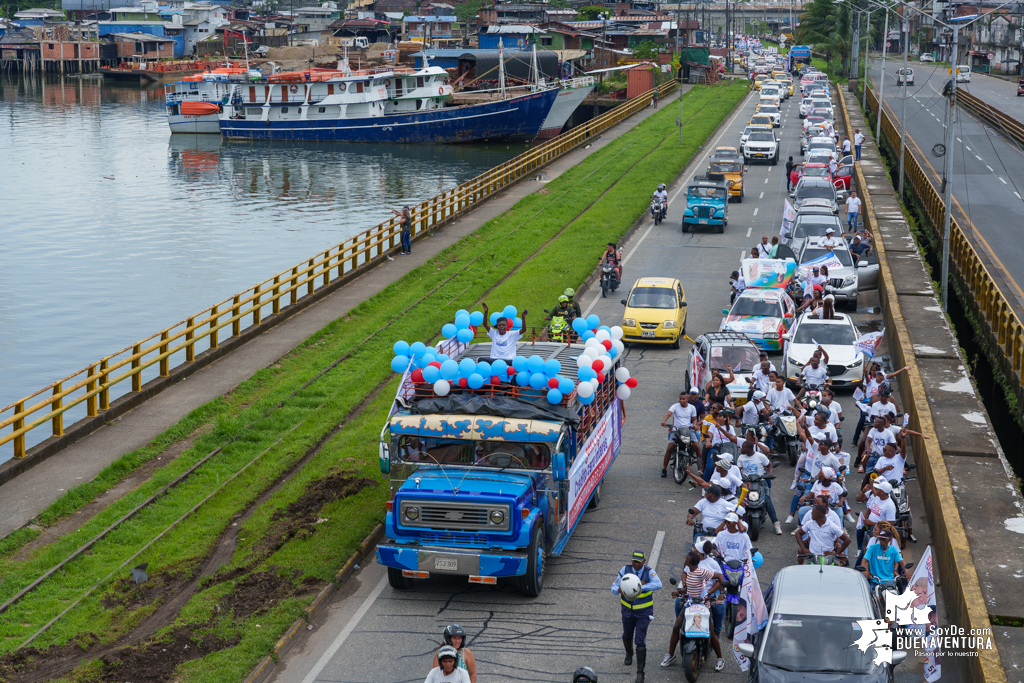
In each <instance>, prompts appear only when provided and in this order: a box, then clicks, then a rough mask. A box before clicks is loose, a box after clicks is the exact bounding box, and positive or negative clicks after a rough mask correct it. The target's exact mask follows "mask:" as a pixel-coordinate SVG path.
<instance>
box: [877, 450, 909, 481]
mask: <svg viewBox="0 0 1024 683" xmlns="http://www.w3.org/2000/svg"><path fill="white" fill-rule="evenodd" d="M889 465H892V466H893V467H892V469H891V470H889V471H888V472H886V473H885V474H880V475H878V476H880V477H884V478H885V479H892V480H893V481H903V471H904V469H905V468H906V466H907V459H906V458H904V457H903V456H902V455H900V454H899V451H897V452H896V454H895V455H894V456H893V457H891V458H887V457H885V456H884V455H883V456H882V457H881V458H879V459H878V460H876V461H875V472H878V471H879V470H881V469H882V468H883V467H888V466H889Z"/></svg>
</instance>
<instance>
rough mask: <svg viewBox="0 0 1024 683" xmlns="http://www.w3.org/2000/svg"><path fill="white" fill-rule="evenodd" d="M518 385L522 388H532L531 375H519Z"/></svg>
mask: <svg viewBox="0 0 1024 683" xmlns="http://www.w3.org/2000/svg"><path fill="white" fill-rule="evenodd" d="M516 384H518V385H519V386H521V387H528V386H530V373H528V372H520V373H518V374H517V375H516Z"/></svg>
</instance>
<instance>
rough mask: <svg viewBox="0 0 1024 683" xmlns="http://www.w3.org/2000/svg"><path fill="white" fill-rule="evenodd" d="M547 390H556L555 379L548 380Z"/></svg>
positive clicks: (556, 382) (556, 383)
mask: <svg viewBox="0 0 1024 683" xmlns="http://www.w3.org/2000/svg"><path fill="white" fill-rule="evenodd" d="M548 388H549V389H557V388H558V380H557V379H556V378H554V377H552V378H551V379H549V380H548Z"/></svg>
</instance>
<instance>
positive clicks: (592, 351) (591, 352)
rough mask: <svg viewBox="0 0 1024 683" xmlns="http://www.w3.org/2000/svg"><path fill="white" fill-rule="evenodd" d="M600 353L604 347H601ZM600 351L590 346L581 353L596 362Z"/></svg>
mask: <svg viewBox="0 0 1024 683" xmlns="http://www.w3.org/2000/svg"><path fill="white" fill-rule="evenodd" d="M601 351H604V347H603V346H602V347H601ZM601 351H598V350H597V348H596V347H594V346H591V347H590V348H589V349H585V350H584V351H583V353H585V354H587V355H588V356H590V358H591V359H592V360H597V359H598V358H600V357H601Z"/></svg>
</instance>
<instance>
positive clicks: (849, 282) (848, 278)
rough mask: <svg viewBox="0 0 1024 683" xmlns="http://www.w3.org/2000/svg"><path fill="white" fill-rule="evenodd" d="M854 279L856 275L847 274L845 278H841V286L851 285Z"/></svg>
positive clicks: (855, 279)
mask: <svg viewBox="0 0 1024 683" xmlns="http://www.w3.org/2000/svg"><path fill="white" fill-rule="evenodd" d="M856 281H857V276H856V275H849V276H847V278H846V279H845V280H843V287H852V286H853V283H854V282H856Z"/></svg>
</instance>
